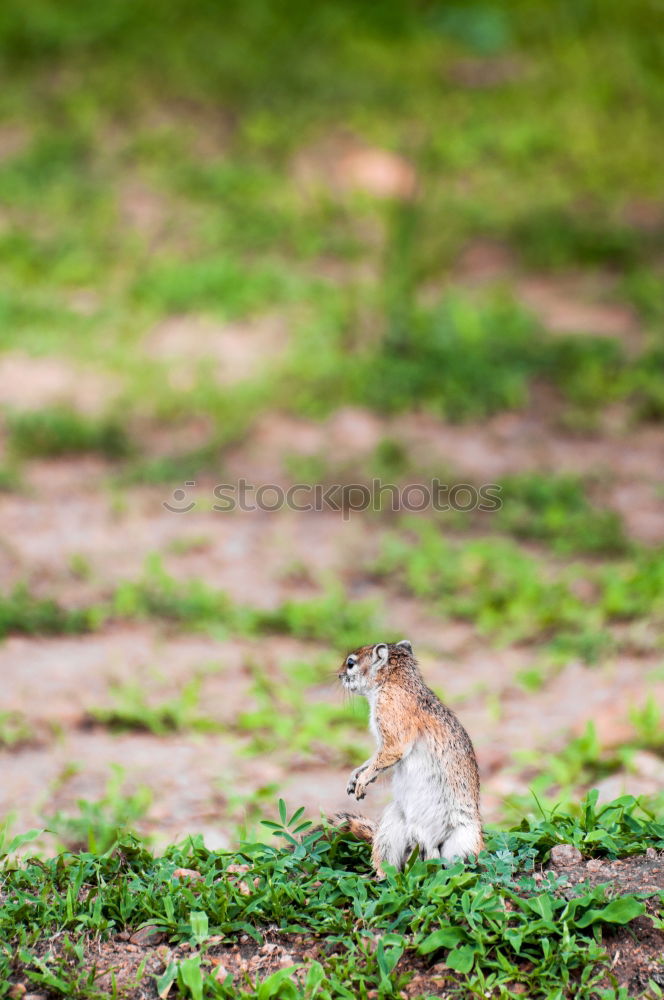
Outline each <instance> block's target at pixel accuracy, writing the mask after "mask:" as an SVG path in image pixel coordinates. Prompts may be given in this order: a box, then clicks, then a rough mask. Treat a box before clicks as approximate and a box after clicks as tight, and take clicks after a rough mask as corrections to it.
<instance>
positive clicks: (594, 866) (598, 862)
mask: <svg viewBox="0 0 664 1000" xmlns="http://www.w3.org/2000/svg"><path fill="white" fill-rule="evenodd" d="M603 867H604V862H603V861H602V859H601V858H590V860H589V861H586V868H587V869H588V871H589V872H598V871H599V870H600V868H603Z"/></svg>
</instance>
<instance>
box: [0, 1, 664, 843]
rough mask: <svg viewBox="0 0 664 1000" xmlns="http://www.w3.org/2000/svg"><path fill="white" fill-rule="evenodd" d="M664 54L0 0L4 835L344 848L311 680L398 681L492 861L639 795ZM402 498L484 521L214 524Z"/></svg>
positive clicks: (658, 657) (430, 16)
mask: <svg viewBox="0 0 664 1000" xmlns="http://www.w3.org/2000/svg"><path fill="white" fill-rule="evenodd" d="M661 14H662V10H661V5H660V4H659V3H657V2H655V0H633V2H632V3H630V4H624V3H619V2H618V0H603V2H602V3H600V2H599V0H541V2H533V0H513V2H511V3H510V4H506V3H498V2H491V0H486V2H479V0H478V2H464V3H461V2H459V3H454V2H445V0H419V2H417V0H410V2H407V0H403V2H397V0H378V2H375V3H371V4H363V5H360V4H356V3H352V2H350V0H347V2H343V0H327V2H320V3H317V4H311V3H306V4H305V3H301V2H300V0H291V2H289V3H283V2H277V0H273V2H270V0H243V2H241V3H240V2H235V0H227V2H226V3H223V4H221V3H215V2H212V0H186V2H185V0H170V2H169V3H168V4H167V5H164V4H162V3H158V2H157V0H106V2H105V3H104V4H96V5H92V4H85V3H83V2H80V0H58V2H57V3H56V2H55V0H20V2H19V0H4V3H3V4H2V9H1V10H0V60H1V66H2V77H3V85H2V88H1V89H0V266H1V275H2V278H1V281H0V352H1V353H0V403H1V406H2V411H1V441H2V457H1V460H0V489H1V493H0V523H1V525H2V528H1V530H2V545H1V547H0V572H1V581H0V582H1V588H2V589H1V596H0V634H1V635H2V637H3V641H2V644H1V645H0V677H1V678H2V695H1V698H0V767H1V769H2V783H1V787H0V820H1V821H6V822H7V823H8V824H9V825H10V827H11V829H12V830H14V831H19V830H24V829H26V828H27V827H30V826H40V827H41V826H46V827H48V829H49V830H50V831H52V836H51V840H50V843H52V844H57V843H59V844H67V845H69V846H80V845H88V844H89V845H91V846H93V847H97V848H100V847H102V846H103V845H105V844H107V843H108V842H109V838H111V839H112V835H113V829H114V827H115V826H116V825H117V824H123V823H128V824H129V825H131V826H134V827H136V828H138V829H139V830H140V831H141V832H143V833H145V834H148V835H151V836H153V837H154V838H155V842H156V843H164V842H165V841H167V840H173V839H176V838H180V837H182V836H184V835H185V834H187V833H190V832H203V833H204V835H205V838H206V841H207V843H208V844H209V846H211V847H218V846H223V845H225V844H228V843H231V842H233V841H234V840H235V839H236V838H237V837H238V836H241V835H243V834H252V835H253V834H255V832H256V830H257V829H260V827H258V819H259V817H260V816H261V815H266V814H268V815H271V814H273V813H274V809H275V801H276V799H277V797H278V796H279V795H283V796H284V798H285V799H286V800H287V802H288V803H289V806H292V807H293V808H295V807H297V806H299V805H301V804H303V805H305V806H306V807H307V810H308V812H309V814H310V815H313V816H314V817H316V816H317V814H318V811H319V810H321V809H322V810H323V811H325V812H331V811H332V810H334V809H335V808H339V807H343V806H344V805H347V804H348V801H349V800H347V799H346V796H345V792H344V789H345V783H346V777H347V773H348V771H349V770H350V768H351V767H353V766H355V765H356V764H357V763H359V762H361V761H362V760H363V759H365V757H366V756H367V755H368V753H369V752H370V747H371V739H370V736H369V734H368V733H367V732H366V705H365V704H364V703H362V704H360V703H359V702H358V703H348V702H344V700H343V698H342V695H341V692H340V690H339V689H338V685H337V683H336V679H335V671H336V669H337V668H338V665H339V663H340V662H341V657H342V655H343V653H345V652H346V651H347V650H348V649H349V648H352V647H354V646H357V645H359V644H361V643H367V642H372V641H378V640H385V639H389V640H398V639H400V638H403V637H408V638H410V639H411V640H412V642H413V643H414V645H415V649H416V652H417V653H418V655H419V658H420V662H421V666H422V669H423V671H424V673H425V676H426V678H427V679H428V681H429V682H430V683H431V684H432V686H434V687H435V689H436V690H437V691H438V692H439V693H440V694H441V695H442V696H443V697H444V698H445V699H446V700H447V701H448V703H449V704H450V705H451V706H452V707H453V708H454V709H455V711H457V713H458V714H459V715H460V717H461V719H462V721H463V722H464V723H465V725H466V726H467V728H468V729H469V731H470V733H471V735H472V737H473V739H474V742H475V744H476V748H477V752H478V756H479V759H480V764H481V768H482V775H483V789H484V813H485V817H486V819H487V820H488V821H490V822H494V823H495V822H510V821H513V820H515V819H518V818H519V817H520V816H522V815H523V814H524V812H529V811H534V810H536V809H537V808H538V806H537V803H538V802H540V803H542V804H543V805H544V804H551V803H554V802H559V801H568V800H574V799H575V798H577V797H578V796H579V795H580V794H581V793H582V792H583V791H585V790H586V789H588V788H591V787H598V788H599V789H600V794H601V796H602V797H604V798H609V797H613V796H614V795H617V794H621V793H622V792H623V791H629V792H631V793H634V794H642V793H643V794H649V795H658V794H659V792H660V790H661V789H662V787H663V785H664V759H663V758H664V730H663V728H662V715H661V708H660V705H661V695H662V691H663V687H664V660H663V657H662V642H661V629H660V626H661V624H662V618H663V617H664V548H663V545H664V483H663V482H662V478H661V467H662V458H663V457H664V379H663V374H664V372H663V366H664V297H663V295H662V276H663V274H664V201H663V200H662V195H663V187H664V174H663V172H662V165H661V161H662V155H661V149H662V120H663V111H664V101H663V98H664V76H663V71H662V67H663V66H664V51H663V49H664V42H663V39H664V35H663V33H662V31H661ZM433 477H437V478H439V479H440V481H441V482H442V483H443V484H446V485H448V486H449V485H450V484H459V483H462V484H469V485H470V486H475V487H476V488H479V487H480V486H482V485H487V484H490V485H494V486H497V487H498V486H499V487H500V490H501V492H500V496H501V500H502V505H501V506H500V508H499V509H498V510H494V511H493V512H487V511H484V512H483V511H479V510H476V509H475V510H469V511H459V510H451V511H436V510H433V509H431V508H427V509H425V510H423V511H421V512H419V513H417V514H414V513H408V512H406V511H392V510H391V509H390V508H389V505H386V504H382V509H380V508H381V504H379V503H376V504H371V505H370V509H368V510H365V511H363V512H357V511H356V512H351V511H346V516H343V513H342V511H335V510H332V509H326V510H323V511H318V512H297V511H293V510H288V509H280V510H274V511H271V512H270V511H260V510H256V511H242V510H239V509H235V510H232V511H230V510H224V511H219V510H215V509H214V506H213V505H214V504H215V503H217V500H216V499H215V495H214V493H213V490H214V489H215V487H216V486H218V485H220V484H227V485H228V484H231V485H232V484H234V483H237V482H238V480H240V479H241V478H245V479H246V480H247V481H248V482H249V483H251V484H254V485H260V484H275V485H280V486H282V487H283V488H286V487H287V486H289V485H293V484H296V483H305V484H306V483H309V484H314V483H320V484H326V485H334V484H351V483H371V482H372V480H373V479H374V478H379V479H380V480H381V482H383V483H393V484H397V485H400V486H402V487H403V486H405V485H407V484H414V483H427V482H429V481H430V480H431V479H432V478H433ZM269 502H270V503H271V499H270V501H269ZM165 503H167V504H168V505H169V506H170V507H171V508H172V509H171V510H169V509H167V508H166V507H165V506H164V504H165ZM348 503H349V494H348V492H346V493H343V494H342V496H341V501H340V503H339V506H341V507H344V505H346V506H348ZM192 504H193V505H194V506H193V507H192V506H191V505H192ZM351 505H352V503H351ZM462 505H463V504H462ZM178 511H179V512H178ZM387 794H389V793H388V790H387V789H386V787H385V786H383V787H382V788H381V787H379V786H375V790H372V793H371V796H370V797H369V799H368V800H367V802H366V811H368V812H371V813H375V812H376V810H377V808H378V807H379V806H380V803H381V801H383V800H384V799H385V796H386V795H387ZM363 806H364V804H363Z"/></svg>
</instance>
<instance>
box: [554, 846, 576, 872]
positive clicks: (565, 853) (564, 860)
mask: <svg viewBox="0 0 664 1000" xmlns="http://www.w3.org/2000/svg"><path fill="white" fill-rule="evenodd" d="M580 861H583V855H582V854H581V851H580V850H579V848H578V847H574V845H573V844H556V845H555V847H552V848H551V864H552V865H553V866H554V867H555V868H570V867H571V866H572V865H578V864H579V862H580Z"/></svg>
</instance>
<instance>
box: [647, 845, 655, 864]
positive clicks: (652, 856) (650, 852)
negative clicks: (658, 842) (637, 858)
mask: <svg viewBox="0 0 664 1000" xmlns="http://www.w3.org/2000/svg"><path fill="white" fill-rule="evenodd" d="M646 857H647V858H648V859H649V860H650V861H654V860H655V858H656V857H657V851H656V850H655V848H654V847H647V848H646Z"/></svg>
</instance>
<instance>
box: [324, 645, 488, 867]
mask: <svg viewBox="0 0 664 1000" xmlns="http://www.w3.org/2000/svg"><path fill="white" fill-rule="evenodd" d="M339 677H340V679H341V682H342V684H343V685H344V687H345V688H346V690H348V691H351V692H352V693H353V694H361V695H364V697H365V698H367V699H368V701H369V705H370V708H371V716H370V723H369V725H370V728H371V731H372V733H373V734H374V737H375V739H376V743H377V749H376V753H375V754H374V755H373V757H370V758H369V760H367V761H366V762H365V763H364V764H362V765H361V766H360V767H358V768H356V769H355V770H354V771H353V773H352V774H351V776H350V780H349V782H348V787H347V789H346V790H347V792H348V794H349V795H354V796H355V798H356V799H363V798H364V796H365V795H366V791H367V787H368V785H370V784H371V782H372V781H375V780H376V778H377V777H378V775H379V774H382V773H383V772H384V771H387V770H388V768H391V769H392V774H393V789H394V800H393V801H392V802H391V803H390V805H389V806H388V807H387V809H386V810H385V812H384V813H383V815H382V817H381V819H380V822H379V823H378V826H377V828H374V827H373V824H372V823H371V821H370V820H367V819H365V818H364V817H361V816H352V815H347V814H341V815H339V816H338V817H337V818H336V819H337V820H343V821H344V822H345V825H346V826H347V828H348V829H350V830H351V832H354V833H355V834H356V835H357V836H359V837H361V838H362V839H363V840H369V841H371V842H372V843H373V852H372V860H373V863H374V867H375V868H376V871H377V873H378V875H379V876H382V875H383V874H384V873H383V868H382V866H383V865H384V864H389V865H394V867H395V868H403V866H404V864H405V863H406V861H407V860H408V858H409V856H410V854H411V852H412V851H413V849H414V848H415V846H416V845H417V846H418V847H419V849H420V856H421V857H422V858H423V859H428V858H444V859H447V860H452V859H453V858H465V857H469V856H471V855H474V856H477V854H479V852H480V851H481V850H482V848H483V846H484V841H483V838H482V820H481V817H480V801H479V798H480V780H479V771H478V767H477V758H476V757H475V751H474V750H473V744H472V743H471V741H470V737H469V736H468V733H467V732H466V730H465V729H464V728H463V726H462V725H461V723H460V722H459V720H458V719H457V717H456V715H455V714H454V712H452V711H451V710H450V709H449V708H447V706H445V705H443V704H442V702H441V701H440V700H439V699H438V698H437V697H436V695H435V694H434V693H433V691H431V690H430V689H429V688H428V687H427V686H426V684H425V683H424V680H423V678H422V675H421V673H420V671H419V668H418V665H417V661H416V659H415V657H414V655H413V647H412V646H411V644H410V642H409V641H408V640H407V639H402V641H401V642H396V643H386V642H379V643H377V644H376V645H375V646H362V647H361V648H360V649H356V650H355V651H354V652H353V653H350V654H349V655H348V656H347V657H346V660H345V661H344V664H343V666H342V668H341V670H340V671H339Z"/></svg>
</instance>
